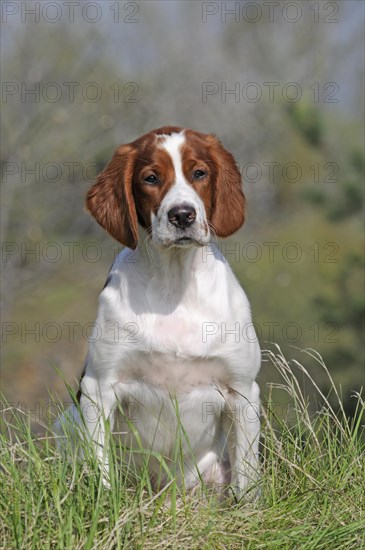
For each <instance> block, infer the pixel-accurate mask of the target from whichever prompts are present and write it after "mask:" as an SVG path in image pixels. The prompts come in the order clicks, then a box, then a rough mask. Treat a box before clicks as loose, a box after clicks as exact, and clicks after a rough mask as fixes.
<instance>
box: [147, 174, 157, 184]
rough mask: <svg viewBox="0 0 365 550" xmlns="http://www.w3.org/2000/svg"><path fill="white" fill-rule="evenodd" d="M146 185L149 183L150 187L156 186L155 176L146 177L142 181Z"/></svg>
mask: <svg viewBox="0 0 365 550" xmlns="http://www.w3.org/2000/svg"><path fill="white" fill-rule="evenodd" d="M144 181H145V182H146V183H150V184H151V185H156V183H158V181H157V178H156V176H154V175H153V174H151V175H150V176H147V178H145V179H144Z"/></svg>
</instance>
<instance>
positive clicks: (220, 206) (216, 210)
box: [209, 135, 246, 237]
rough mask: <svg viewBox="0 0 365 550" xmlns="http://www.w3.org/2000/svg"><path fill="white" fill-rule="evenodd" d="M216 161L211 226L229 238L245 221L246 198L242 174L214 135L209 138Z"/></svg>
mask: <svg viewBox="0 0 365 550" xmlns="http://www.w3.org/2000/svg"><path fill="white" fill-rule="evenodd" d="M209 141H210V143H211V144H212V151H213V155H214V159H215V161H216V170H217V177H216V181H215V190H214V200H213V213H212V216H211V220H210V221H211V224H212V226H213V229H214V230H215V233H216V235H217V236H218V237H228V236H229V235H232V233H234V232H235V231H237V230H238V229H239V228H240V227H241V225H242V224H243V222H244V219H245V204H246V200H245V196H244V194H243V189H242V179H241V174H240V172H239V170H238V168H237V165H236V161H235V160H234V158H233V156H232V155H231V153H229V152H228V151H226V150H225V149H224V147H223V145H222V144H221V143H220V142H219V141H218V140H217V138H216V137H215V136H213V135H210V136H209Z"/></svg>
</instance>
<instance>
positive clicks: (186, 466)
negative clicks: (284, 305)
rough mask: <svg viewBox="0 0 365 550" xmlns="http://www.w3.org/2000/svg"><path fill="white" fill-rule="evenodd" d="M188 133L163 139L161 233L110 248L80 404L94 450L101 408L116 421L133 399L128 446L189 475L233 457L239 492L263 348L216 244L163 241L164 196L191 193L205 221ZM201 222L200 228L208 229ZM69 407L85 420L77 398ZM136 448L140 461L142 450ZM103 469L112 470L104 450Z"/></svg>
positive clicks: (218, 477) (167, 201)
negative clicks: (185, 154) (169, 166)
mask: <svg viewBox="0 0 365 550" xmlns="http://www.w3.org/2000/svg"><path fill="white" fill-rule="evenodd" d="M183 139H184V138H183V136H181V135H174V136H172V137H171V138H167V139H166V140H165V141H163V146H164V147H165V149H166V150H167V151H168V152H169V154H170V155H171V158H172V160H173V163H174V167H175V173H176V182H175V185H174V186H173V187H172V188H171V190H170V191H169V192H168V193H167V194H166V196H165V198H164V200H163V201H162V204H161V208H160V209H159V212H158V215H157V216H156V219H155V220H154V224H155V225H154V231H155V235H158V238H156V239H155V240H154V238H153V236H152V240H151V239H150V238H149V237H147V236H146V234H145V233H144V232H143V231H142V230H141V236H140V241H139V246H138V248H137V250H136V251H134V252H132V251H131V250H129V249H124V250H123V252H122V253H121V254H120V255H119V256H118V257H117V258H116V260H115V262H114V265H113V267H112V269H111V272H110V280H109V282H108V284H107V286H106V287H105V289H104V290H103V291H102V293H101V295H100V298H99V309H98V315H97V319H96V327H97V328H96V330H95V342H92V343H90V345H89V352H88V356H87V360H86V374H85V376H84V378H83V380H82V383H81V389H82V397H81V403H80V405H81V411H83V412H84V417H85V418H84V420H85V424H86V427H87V429H88V432H89V433H90V434H91V436H92V439H93V441H94V442H95V444H96V450H97V454H98V456H99V458H100V461H102V460H103V458H102V457H103V446H104V425H103V418H109V420H110V423H111V426H113V424H114V420H115V416H116V414H115V411H116V407H117V404H118V403H120V404H121V407H122V408H123V409H124V410H127V409H128V410H129V422H127V421H123V420H122V427H121V428H120V431H121V432H124V435H123V436H122V437H123V439H124V441H125V443H126V445H127V446H128V447H133V448H137V449H138V448H140V447H141V446H142V448H144V449H146V450H149V451H151V450H153V451H155V452H156V453H159V454H161V455H162V456H163V457H164V459H165V461H166V464H167V465H168V466H169V468H170V469H171V471H172V472H173V474H174V475H176V477H177V478H178V479H180V478H181V476H182V471H183V472H184V478H185V483H186V485H187V486H188V487H189V486H193V485H194V484H196V483H197V481H198V480H199V477H200V476H202V477H203V478H205V479H208V480H213V481H215V482H216V483H222V482H223V481H224V480H226V481H227V464H228V463H229V464H230V467H229V469H230V471H231V484H232V486H233V487H234V490H235V492H236V494H237V496H241V494H242V493H243V491H244V490H245V489H246V488H247V487H248V485H249V484H250V483H251V482H252V480H254V479H256V475H257V470H258V442H259V441H258V440H259V427H260V422H259V389H258V386H257V384H256V382H255V377H256V375H257V373H258V371H259V368H260V361H261V358H260V349H259V345H258V342H257V339H255V338H252V329H251V333H250V338H247V336H246V334H247V330H245V328H246V329H247V326H249V325H250V323H251V313H250V306H249V303H248V300H247V297H246V295H245V293H244V291H243V290H242V288H241V287H240V285H239V283H238V282H237V280H236V278H235V276H234V275H233V273H232V271H231V268H230V267H229V265H228V263H227V262H226V260H225V259H224V257H222V255H221V254H220V253H219V251H218V249H217V248H216V247H215V246H214V245H212V244H204V245H203V246H201V247H197V246H190V247H181V248H179V247H164V246H160V242H161V240H163V239H164V238H165V237H166V235H167V237H166V238H167V240H168V238H171V237H172V233H169V231H170V229H169V227H168V222H167V217H166V212H167V211H168V209H169V208H171V205H175V204H178V203H179V201H184V202H189V201H190V202H192V203H193V204H194V206H195V207H196V209H197V212H198V213H199V214H198V216H199V219H197V222H198V223H201V224H202V225H204V222H206V219H205V212H204V208H203V206H202V204H203V203H202V201H201V199H200V198H199V196H198V195H197V194H196V193H195V191H194V190H193V189H192V187H190V186H189V185H188V183H187V182H186V181H185V178H184V175H183V173H182V170H181V159H180V156H179V146H180V145H181V143H182V142H183ZM205 225H206V226H207V224H205ZM199 231H200V229H199V228H198V229H197V233H196V236H197V237H199V238H201V239H204V238H205V239H210V235H206V234H205V233H204V234H203V232H201V233H199ZM207 323H209V325H208V334H207V330H206V327H207ZM237 323H238V325H237ZM116 327H118V329H119V330H118V331H117V330H116ZM237 327H238V330H237ZM224 329H226V330H227V331H229V330H232V331H233V330H234V329H236V332H235V333H232V334H223V333H222V330H224ZM117 332H118V334H117ZM85 411H86V412H85ZM69 414H71V416H72V415H73V416H74V417H75V419H76V420H75V422H76V423H78V424H79V425H81V419H80V417H79V416H77V413H76V411H75V410H71V411H70V412H69ZM62 423H63V419H61V420H60V422H59V429H61V430H62ZM136 433H138V436H137V435H136ZM179 456H181V457H182V461H181V462H182V463H180V464H178V463H179V460H178V458H177V457H179ZM131 459H133V460H135V462H136V463H137V464H138V463H140V462H142V454H138V453H137V454H136V453H133V455H131ZM149 468H150V473H151V478H152V479H153V480H159V481H160V482H161V481H162V482H165V481H167V480H168V475H167V474H165V473H164V472H161V466H160V463H159V461H158V460H157V459H155V458H152V457H151V458H150V460H149ZM104 470H105V471H104V473H105V476H107V461H106V459H105V457H104ZM228 473H229V470H228ZM228 479H229V476H228Z"/></svg>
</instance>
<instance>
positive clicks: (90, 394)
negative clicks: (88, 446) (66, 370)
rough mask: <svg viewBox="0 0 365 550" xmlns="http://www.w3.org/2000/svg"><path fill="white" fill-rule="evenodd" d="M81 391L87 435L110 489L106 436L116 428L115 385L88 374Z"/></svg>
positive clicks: (82, 383) (82, 382)
mask: <svg viewBox="0 0 365 550" xmlns="http://www.w3.org/2000/svg"><path fill="white" fill-rule="evenodd" d="M80 389H81V398H80V409H81V415H82V419H83V422H84V425H85V428H86V431H87V435H89V436H90V438H91V441H92V443H93V445H94V448H95V454H96V458H97V460H98V463H99V466H100V469H101V472H102V476H103V483H104V485H106V486H107V487H109V458H108V448H107V445H106V444H107V439H106V436H107V434H108V435H110V434H111V432H112V430H113V427H114V417H115V408H116V404H117V399H116V396H115V392H114V389H113V385H112V384H111V383H110V382H109V383H108V382H107V381H102V382H101V381H100V380H97V379H96V378H95V377H93V376H92V375H90V374H88V373H87V372H86V374H85V376H84V377H83V379H82V381H81V385H80ZM107 424H108V427H107Z"/></svg>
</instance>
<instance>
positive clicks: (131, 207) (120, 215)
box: [86, 145, 138, 249]
mask: <svg viewBox="0 0 365 550" xmlns="http://www.w3.org/2000/svg"><path fill="white" fill-rule="evenodd" d="M135 160H136V151H135V149H134V148H133V147H132V146H131V145H121V146H120V147H119V148H118V149H117V150H116V152H115V153H114V155H113V158H112V160H111V161H110V162H109V164H108V165H107V166H106V168H105V169H104V170H103V171H102V172H101V174H99V176H98V177H97V180H96V182H95V183H94V185H93V186H92V187H91V189H90V190H89V192H88V194H87V196H86V208H87V210H88V211H89V212H90V214H91V215H92V216H94V218H95V219H96V221H97V222H98V224H100V225H101V227H103V228H104V229H105V230H106V231H107V232H108V233H110V235H111V236H112V237H114V239H117V241H119V242H120V243H122V244H124V245H125V246H127V247H128V248H132V249H135V248H136V246H137V241H138V225H137V213H136V207H135V204H134V198H133V193H132V177H133V170H134V164H135Z"/></svg>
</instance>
